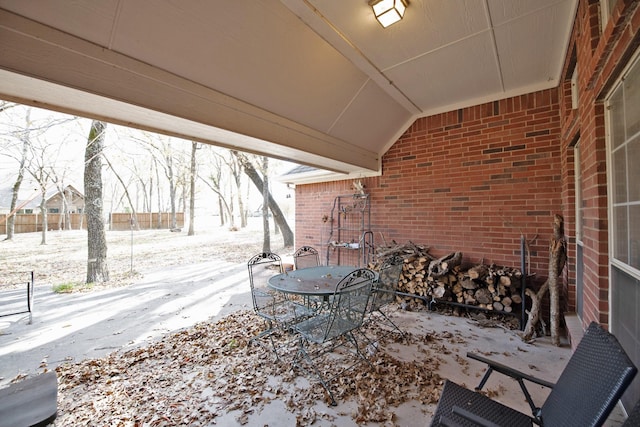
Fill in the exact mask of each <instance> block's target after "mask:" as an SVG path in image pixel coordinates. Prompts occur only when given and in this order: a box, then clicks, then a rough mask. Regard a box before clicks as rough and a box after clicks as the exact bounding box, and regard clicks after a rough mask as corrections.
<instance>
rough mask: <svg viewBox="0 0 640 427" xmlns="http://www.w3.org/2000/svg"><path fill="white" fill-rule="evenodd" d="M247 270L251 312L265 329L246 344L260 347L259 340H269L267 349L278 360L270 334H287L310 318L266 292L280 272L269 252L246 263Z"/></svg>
mask: <svg viewBox="0 0 640 427" xmlns="http://www.w3.org/2000/svg"><path fill="white" fill-rule="evenodd" d="M247 268H248V270H249V284H250V286H251V299H252V302H253V310H254V312H255V313H256V314H257V315H258V316H260V317H262V318H263V319H264V321H265V324H266V329H265V330H264V331H262V332H261V333H260V334H258V335H257V336H255V337H254V338H252V339H251V341H250V343H254V342H255V343H258V344H260V343H261V341H260V340H261V339H262V338H269V342H270V343H271V348H272V349H273V352H274V353H275V355H276V359H278V360H279V359H280V357H279V354H278V349H277V346H276V343H275V341H274V340H273V333H274V332H276V331H278V330H287V329H289V328H290V326H291V325H292V324H294V323H296V322H297V321H299V320H301V319H304V318H305V317H306V316H308V315H310V314H311V311H310V310H309V308H307V307H306V306H305V305H304V304H299V303H297V302H295V301H292V300H289V299H288V298H287V297H286V295H284V294H282V293H280V292H276V291H274V290H273V289H271V288H269V286H268V284H267V283H268V280H269V278H270V277H272V276H274V275H276V274H280V273H282V272H283V268H282V259H281V258H280V256H279V255H277V254H274V253H272V252H262V253H259V254H257V255H254V256H253V257H251V259H250V260H249V261H248V262H247Z"/></svg>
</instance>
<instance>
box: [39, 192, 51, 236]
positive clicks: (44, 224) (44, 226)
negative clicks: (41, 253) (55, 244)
mask: <svg viewBox="0 0 640 427" xmlns="http://www.w3.org/2000/svg"><path fill="white" fill-rule="evenodd" d="M40 185H41V187H40V191H41V193H42V199H40V213H42V234H41V235H42V238H41V239H40V244H41V245H46V244H47V228H48V227H49V218H48V217H47V187H43V186H42V184H40Z"/></svg>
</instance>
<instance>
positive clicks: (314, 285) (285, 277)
mask: <svg viewBox="0 0 640 427" xmlns="http://www.w3.org/2000/svg"><path fill="white" fill-rule="evenodd" d="M357 269H358V267H354V266H350V265H324V266H318V267H308V268H301V269H300V270H293V271H287V272H284V273H281V274H276V275H275V276H272V277H270V278H269V281H268V285H269V287H270V288H272V289H275V290H276V291H279V292H283V293H286V294H295V295H302V296H304V297H308V296H322V297H324V299H325V300H326V299H328V298H329V296H330V295H333V293H334V292H335V290H336V285H337V284H338V282H339V281H340V280H342V279H343V278H344V277H346V276H348V275H349V273H351V272H352V271H354V270H357Z"/></svg>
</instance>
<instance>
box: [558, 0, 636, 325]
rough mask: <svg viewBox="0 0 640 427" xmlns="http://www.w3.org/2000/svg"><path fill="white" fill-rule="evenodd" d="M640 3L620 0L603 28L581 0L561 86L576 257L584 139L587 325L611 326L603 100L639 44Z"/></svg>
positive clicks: (593, 5)
mask: <svg viewBox="0 0 640 427" xmlns="http://www.w3.org/2000/svg"><path fill="white" fill-rule="evenodd" d="M639 27H640V7H639V6H638V2H634V1H618V2H617V4H616V5H615V7H614V9H613V11H612V14H611V18H610V19H609V21H608V23H607V25H606V27H605V28H601V19H600V3H599V2H598V1H594V0H581V1H580V2H579V4H578V10H577V13H576V20H575V23H574V27H573V33H572V37H571V42H570V44H569V49H568V54H567V57H566V59H565V64H564V69H563V72H562V73H563V76H564V82H563V84H562V85H561V87H560V91H559V93H560V105H561V109H560V113H561V129H562V130H561V145H562V154H561V156H562V158H563V167H562V170H563V177H562V181H563V188H564V191H563V203H564V216H565V220H566V225H567V227H566V232H567V236H568V237H569V238H570V240H569V243H570V245H569V259H570V260H572V259H575V243H576V242H575V213H574V210H575V194H574V191H575V186H574V179H575V170H576V165H575V164H574V160H575V159H574V157H573V155H574V150H573V146H574V145H575V143H576V142H577V141H579V143H580V154H581V156H580V157H581V162H580V169H581V172H582V180H581V183H582V184H581V185H582V192H583V194H582V200H580V201H579V202H580V203H581V204H582V206H583V209H584V213H583V215H584V219H583V221H584V224H583V233H584V234H583V237H582V241H583V243H584V245H583V248H584V252H583V257H584V260H583V270H584V282H583V292H584V294H583V316H582V321H583V325H584V326H586V325H587V324H588V323H589V322H591V321H593V320H595V321H598V322H599V323H601V324H602V325H603V326H605V327H608V325H609V315H610V304H609V255H608V251H609V247H608V241H609V230H608V227H609V224H608V209H607V208H608V205H607V150H606V128H605V111H604V105H603V101H604V100H605V99H606V97H607V94H608V92H609V90H610V89H611V88H612V87H613V85H614V84H615V83H616V81H617V79H618V77H619V76H620V74H621V73H622V70H623V69H624V67H625V66H626V65H627V63H628V62H629V60H630V58H631V56H632V55H633V54H634V52H635V51H636V49H637V48H638V47H639V46H640V36H639V35H638V28H639ZM574 68H577V70H578V76H579V79H578V93H579V102H578V108H577V109H571V103H570V96H571V90H570V84H569V83H568V81H569V80H570V78H571V74H572V72H573V69H574ZM574 273H575V271H573V270H571V271H570V272H569V289H568V291H569V292H568V295H569V307H570V308H574V307H575V298H576V294H575V281H574V278H575V274H574Z"/></svg>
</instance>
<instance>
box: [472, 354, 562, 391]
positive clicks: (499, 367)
mask: <svg viewBox="0 0 640 427" xmlns="http://www.w3.org/2000/svg"><path fill="white" fill-rule="evenodd" d="M467 357H468V358H470V359H475V360H477V361H478V362H482V363H485V364H487V365H488V366H489V371H487V374H486V375H485V378H483V379H482V382H481V383H480V385H479V386H478V387H476V390H481V389H482V387H483V386H484V383H485V382H486V380H487V379H488V378H489V375H491V371H496V372H500V373H501V374H504V375H507V376H509V377H511V378H514V379H516V380H521V379H524V380H527V381H530V382H532V383H534V384H538V385H541V386H543V387H547V388H553V387H554V386H555V383H552V382H549V381H545V380H543V379H540V378H536V377H533V376H531V375H528V374H525V373H524V372H521V371H518V370H517V369H513V368H511V367H509V366H506V365H503V364H501V363H498V362H495V361H493V360H491V359H487V358H486V357H482V356H480V355H478V354H475V353H467Z"/></svg>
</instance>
